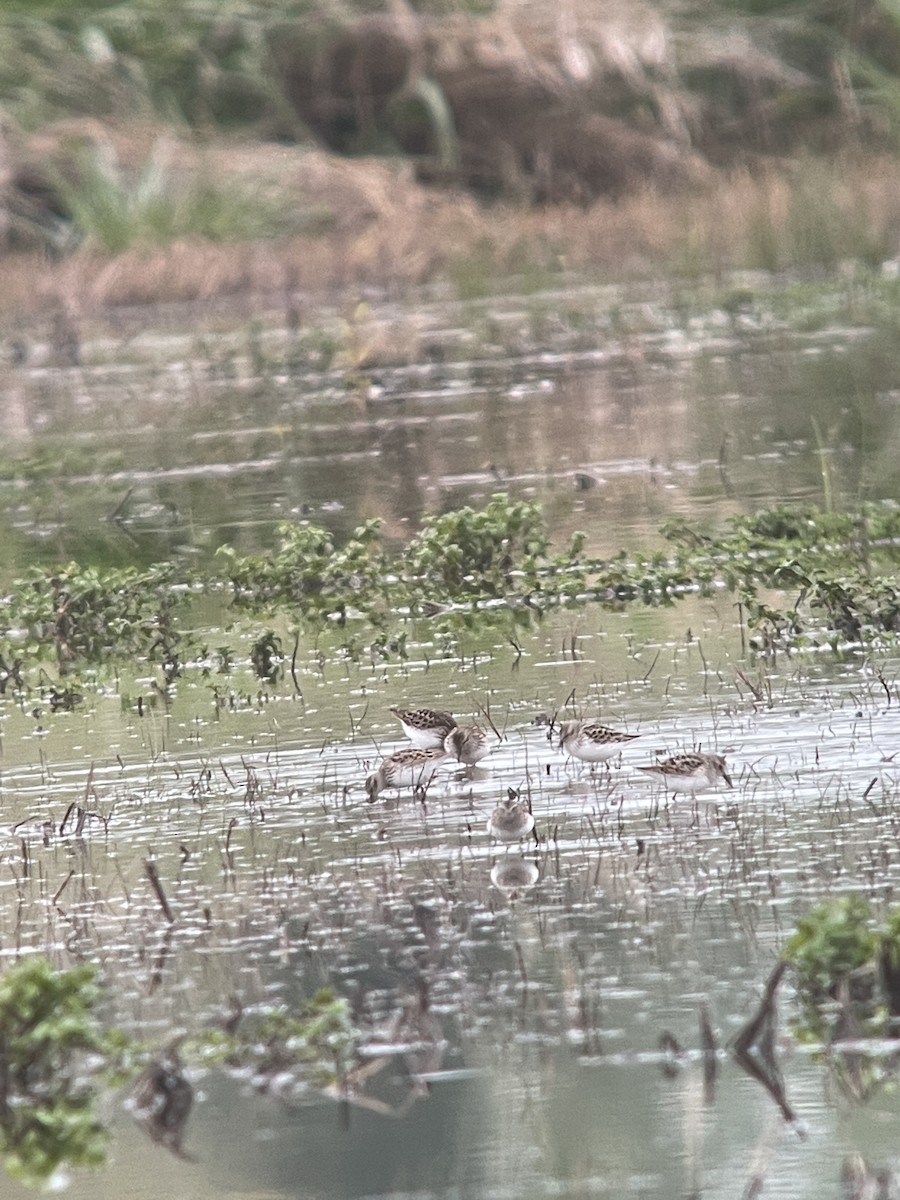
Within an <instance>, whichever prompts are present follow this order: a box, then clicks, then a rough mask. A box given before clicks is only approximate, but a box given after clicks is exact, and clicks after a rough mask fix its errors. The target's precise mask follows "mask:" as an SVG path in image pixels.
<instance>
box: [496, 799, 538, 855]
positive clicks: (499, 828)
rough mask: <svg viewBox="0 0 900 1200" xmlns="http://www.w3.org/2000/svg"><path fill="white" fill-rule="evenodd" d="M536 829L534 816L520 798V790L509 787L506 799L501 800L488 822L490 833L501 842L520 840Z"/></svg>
mask: <svg viewBox="0 0 900 1200" xmlns="http://www.w3.org/2000/svg"><path fill="white" fill-rule="evenodd" d="M532 829H534V817H533V816H532V814H531V813H530V812H529V810H528V805H527V804H523V802H522V801H521V800H520V799H519V794H518V792H515V791H513V789H512V788H509V790H508V791H507V795H506V799H505V800H501V802H500V803H499V804H498V805H497V807H496V808H495V809H494V811H493V812H492V813H491V819H490V820H489V821H488V823H487V830H488V833H489V834H491V836H492V837H495V838H497V840H498V841H500V842H518V841H520V840H521V839H522V838H523V837H528V835H529V833H531V831H532Z"/></svg>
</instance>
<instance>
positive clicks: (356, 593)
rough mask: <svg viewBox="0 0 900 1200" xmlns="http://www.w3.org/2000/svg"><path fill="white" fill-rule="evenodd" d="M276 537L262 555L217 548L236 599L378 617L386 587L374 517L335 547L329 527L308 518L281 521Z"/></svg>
mask: <svg viewBox="0 0 900 1200" xmlns="http://www.w3.org/2000/svg"><path fill="white" fill-rule="evenodd" d="M277 536H278V543H277V545H276V546H275V548H274V550H273V552H272V553H271V554H270V555H266V556H260V555H250V556H242V555H239V554H238V553H237V552H236V551H235V550H234V548H233V547H231V546H223V547H221V548H220V550H219V558H220V561H221V562H222V563H223V564H224V566H225V572H226V574H227V578H228V581H229V583H230V585H231V588H232V590H233V592H234V597H235V600H236V601H237V602H238V603H242V604H248V605H249V604H252V605H254V606H268V607H278V606H280V605H287V606H288V607H289V608H290V609H291V610H294V611H298V612H299V613H300V615H302V616H307V617H316V616H319V617H326V616H332V617H337V618H338V619H339V620H340V621H341V622H343V621H345V620H346V619H347V615H348V613H349V612H350V610H352V609H355V610H357V611H360V612H362V613H364V614H365V615H366V616H368V617H369V618H370V619H376V618H377V615H378V613H379V610H380V607H381V605H382V602H386V601H387V599H388V598H389V596H390V590H391V589H390V585H389V582H388V580H387V564H386V561H385V558H384V553H383V550H382V548H381V536H380V522H379V521H377V520H373V521H367V522H366V523H365V524H364V525H360V526H359V527H358V528H357V529H355V530H354V531H353V533H352V534H351V536H350V537H349V538H348V540H347V541H346V542H345V543H344V545H343V546H340V547H338V546H336V545H335V542H334V537H333V535H332V534H331V533H330V532H329V530H327V529H324V528H323V527H322V526H319V525H313V524H312V523H310V522H308V521H302V522H300V523H299V524H293V523H291V522H289V521H285V522H283V523H282V524H281V525H279V527H278V531H277Z"/></svg>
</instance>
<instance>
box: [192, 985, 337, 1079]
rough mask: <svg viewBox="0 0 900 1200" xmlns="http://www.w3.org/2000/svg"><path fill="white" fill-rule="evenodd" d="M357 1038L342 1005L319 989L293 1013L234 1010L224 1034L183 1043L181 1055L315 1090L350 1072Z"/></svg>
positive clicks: (206, 1034) (211, 1032)
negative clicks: (289, 1076) (285, 1077)
mask: <svg viewBox="0 0 900 1200" xmlns="http://www.w3.org/2000/svg"><path fill="white" fill-rule="evenodd" d="M358 1037H359V1035H358V1032H357V1030H356V1028H355V1027H354V1025H353V1022H352V1020H351V1016H350V1005H349V1004H348V1002H347V1001H346V1000H345V999H343V998H342V997H340V996H337V995H335V993H334V992H332V991H331V990H330V989H328V988H322V989H321V990H320V991H318V992H316V994H315V995H314V996H312V997H311V998H310V999H309V1000H308V1001H306V1002H305V1003H304V1004H303V1006H302V1008H301V1009H300V1011H299V1012H291V1011H290V1010H289V1009H287V1008H285V1007H275V1008H268V1009H263V1010H261V1011H254V1012H253V1013H252V1014H250V1013H244V1012H243V1011H242V1010H240V1008H239V1007H238V1009H237V1010H236V1011H235V1014H234V1017H233V1019H232V1020H230V1021H229V1022H228V1026H227V1028H226V1029H224V1030H222V1029H210V1030H206V1031H204V1032H203V1033H201V1034H199V1035H197V1036H196V1037H193V1038H191V1039H189V1040H188V1041H186V1042H185V1043H184V1044H183V1046H182V1053H183V1055H184V1057H185V1058H188V1057H193V1058H196V1059H197V1060H199V1061H202V1062H205V1063H206V1064H207V1065H211V1064H214V1063H217V1064H220V1065H223V1066H226V1067H229V1068H232V1069H241V1070H246V1069H248V1068H249V1069H252V1071H253V1072H254V1075H255V1076H256V1078H257V1080H259V1081H261V1082H265V1081H266V1080H267V1079H271V1078H272V1077H273V1076H275V1075H282V1074H283V1073H284V1072H288V1071H290V1072H292V1073H293V1074H294V1075H295V1078H296V1079H297V1081H298V1082H299V1083H300V1084H301V1085H302V1086H312V1087H315V1088H320V1089H321V1088H328V1087H331V1086H333V1085H334V1084H337V1083H339V1082H340V1081H341V1080H342V1079H343V1078H344V1076H345V1075H346V1074H347V1072H348V1071H349V1070H350V1068H351V1067H352V1065H353V1062H354V1058H355V1054H356V1045H357V1041H358Z"/></svg>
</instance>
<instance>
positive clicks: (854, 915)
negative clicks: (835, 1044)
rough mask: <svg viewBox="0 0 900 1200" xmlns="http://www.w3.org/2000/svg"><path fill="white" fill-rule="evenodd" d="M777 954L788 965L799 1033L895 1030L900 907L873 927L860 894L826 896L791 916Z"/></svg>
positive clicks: (899, 1004)
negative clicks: (790, 928)
mask: <svg viewBox="0 0 900 1200" xmlns="http://www.w3.org/2000/svg"><path fill="white" fill-rule="evenodd" d="M783 957H784V958H785V959H786V960H787V961H788V962H789V963H790V965H791V967H792V968H793V973H794V985H795V987H796V992H797V1000H798V1002H799V1005H800V1014H801V1016H800V1021H799V1022H798V1024H797V1032H798V1033H799V1035H800V1036H801V1037H802V1038H804V1039H807V1040H816V1041H830V1040H832V1039H834V1038H835V1037H837V1036H844V1037H849V1036H854V1035H858V1036H875V1037H882V1036H885V1035H887V1034H889V1033H891V1032H896V1029H895V1028H894V1022H895V1019H896V1017H897V1016H898V1015H900V909H898V910H895V911H894V912H893V913H891V914H890V915H889V917H888V919H887V920H886V922H885V923H884V925H883V926H882V927H881V928H880V929H878V928H876V927H875V922H874V918H873V914H872V910H871V907H870V905H869V903H868V901H867V900H865V899H864V898H863V897H862V896H844V897H841V898H840V899H837V900H828V901H826V902H824V903H822V904H819V905H818V906H817V907H816V908H814V909H813V910H812V911H811V912H810V913H808V914H807V915H806V916H805V917H803V918H802V919H801V920H800V921H798V922H797V929H796V932H795V933H794V934H793V936H792V937H791V938H790V939H789V940H788V942H787V944H786V945H785V948H784V953H783Z"/></svg>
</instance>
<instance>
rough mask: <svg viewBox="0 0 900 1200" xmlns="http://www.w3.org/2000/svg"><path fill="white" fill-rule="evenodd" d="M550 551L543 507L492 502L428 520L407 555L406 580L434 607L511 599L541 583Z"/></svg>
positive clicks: (504, 500)
mask: <svg viewBox="0 0 900 1200" xmlns="http://www.w3.org/2000/svg"><path fill="white" fill-rule="evenodd" d="M548 548H549V542H548V539H547V533H546V530H545V528H544V517H543V513H542V511H541V507H540V505H539V504H536V503H533V502H529V501H525V500H523V501H518V502H517V501H511V500H510V499H509V497H508V496H506V495H498V496H493V497H492V498H491V500H490V502H489V503H488V505H487V507H486V508H483V509H481V510H477V509H473V508H469V507H466V508H459V509H456V510H455V511H453V512H449V513H444V514H442V515H441V516H434V517H428V518H427V519H426V521H425V525H424V527H423V529H422V531H421V533H419V534H418V536H417V537H415V538H413V540H412V543H411V544H410V546H409V547H408V548H407V551H406V553H405V554H404V560H403V578H404V580H405V581H406V583H407V586H408V587H409V588H410V590H411V589H412V588H413V587H415V588H417V589H419V590H420V592H421V594H423V595H425V596H427V597H429V598H430V599H432V600H435V601H442V600H450V601H453V600H460V599H462V598H464V597H470V596H472V597H491V596H508V595H509V594H510V593H511V592H515V591H517V590H520V588H521V580H522V579H523V578H524V579H526V580H528V581H531V580H533V579H536V577H537V576H538V574H539V572H540V568H541V566H542V565H545V564H546V558H547V551H548Z"/></svg>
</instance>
